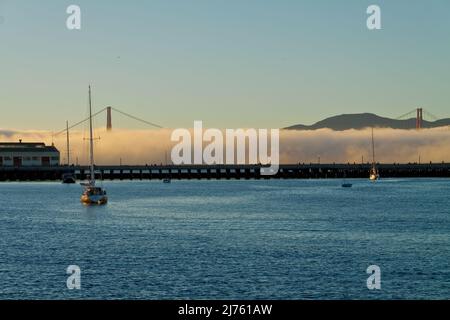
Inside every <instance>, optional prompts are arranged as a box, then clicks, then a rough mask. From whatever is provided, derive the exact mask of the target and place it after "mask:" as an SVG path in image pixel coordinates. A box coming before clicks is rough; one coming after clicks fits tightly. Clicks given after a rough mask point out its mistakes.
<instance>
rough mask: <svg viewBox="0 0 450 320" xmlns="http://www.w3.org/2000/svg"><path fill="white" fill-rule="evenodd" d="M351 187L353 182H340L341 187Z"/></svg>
mask: <svg viewBox="0 0 450 320" xmlns="http://www.w3.org/2000/svg"><path fill="white" fill-rule="evenodd" d="M351 187H353V184H351V183H343V184H342V188H351Z"/></svg>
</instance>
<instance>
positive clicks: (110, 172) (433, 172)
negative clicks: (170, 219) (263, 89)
mask: <svg viewBox="0 0 450 320" xmlns="http://www.w3.org/2000/svg"><path fill="white" fill-rule="evenodd" d="M260 168H261V166H259V165H211V166H208V165H189V166H184V165H183V166H164V165H159V166H119V165H117V166H96V169H95V170H96V177H97V178H98V179H103V180H161V179H165V178H171V179H173V180H190V179H193V180H194V179H333V178H345V177H346V178H368V176H369V170H370V164H292V165H280V169H279V171H278V173H277V174H276V175H275V176H261V175H260ZM378 169H379V172H380V176H381V177H382V178H426V177H441V178H449V177H450V163H439V164H430V163H428V164H379V165H378ZM64 173H72V174H74V175H75V176H76V178H77V179H79V180H84V179H86V178H87V177H88V174H89V168H88V167H87V166H53V167H0V181H57V180H61V176H62V175H63V174H64Z"/></svg>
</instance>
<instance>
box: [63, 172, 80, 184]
mask: <svg viewBox="0 0 450 320" xmlns="http://www.w3.org/2000/svg"><path fill="white" fill-rule="evenodd" d="M76 182H77V181H76V179H75V176H74V175H73V174H71V173H64V174H63V175H62V183H64V184H73V183H76Z"/></svg>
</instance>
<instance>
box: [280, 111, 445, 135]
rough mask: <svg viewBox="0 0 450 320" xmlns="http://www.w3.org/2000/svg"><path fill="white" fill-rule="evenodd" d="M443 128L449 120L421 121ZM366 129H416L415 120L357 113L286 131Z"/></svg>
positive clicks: (432, 126) (301, 125)
mask: <svg viewBox="0 0 450 320" xmlns="http://www.w3.org/2000/svg"><path fill="white" fill-rule="evenodd" d="M443 126H450V119H448V118H447V119H441V120H437V121H433V122H430V121H426V120H423V122H422V127H423V128H437V127H443ZM368 127H377V128H392V129H414V128H415V127H416V119H415V118H412V119H406V120H395V119H390V118H384V117H380V116H377V115H376V114H373V113H357V114H342V115H340V116H335V117H331V118H327V119H325V120H322V121H319V122H317V123H315V124H313V125H311V126H308V125H303V124H297V125H294V126H291V127H288V128H286V129H288V130H316V129H323V128H329V129H332V130H336V131H343V130H348V129H364V128H368Z"/></svg>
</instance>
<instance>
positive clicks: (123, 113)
mask: <svg viewBox="0 0 450 320" xmlns="http://www.w3.org/2000/svg"><path fill="white" fill-rule="evenodd" d="M111 109H112V110H114V111H116V112H118V113H120V114H122V115H124V116H126V117H129V118H131V119H133V120H136V121H140V122H142V123H145V124H148V125H150V126H152V127H156V128H160V129H162V128H163V127H162V126H160V125H158V124H155V123H152V122H149V121H146V120H144V119H141V118H138V117H135V116H133V115H131V114H129V113H126V112H123V111H121V110H119V109H116V108H114V107H111Z"/></svg>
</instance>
